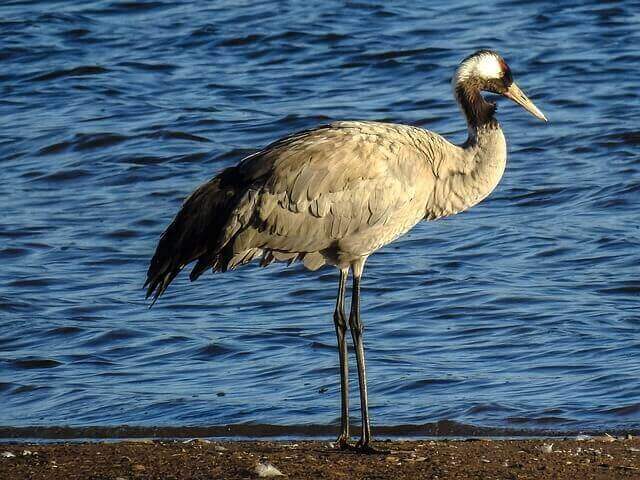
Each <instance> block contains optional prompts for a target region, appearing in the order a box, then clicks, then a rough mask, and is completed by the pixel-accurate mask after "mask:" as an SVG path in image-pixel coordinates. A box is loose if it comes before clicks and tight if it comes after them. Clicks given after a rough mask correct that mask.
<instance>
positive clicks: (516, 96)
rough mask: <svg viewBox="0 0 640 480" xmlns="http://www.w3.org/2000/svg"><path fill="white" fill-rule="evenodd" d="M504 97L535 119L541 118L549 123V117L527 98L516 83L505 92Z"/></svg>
mask: <svg viewBox="0 0 640 480" xmlns="http://www.w3.org/2000/svg"><path fill="white" fill-rule="evenodd" d="M503 95H504V96H505V97H507V98H510V99H511V100H513V101H514V102H516V103H517V104H518V105H520V106H521V107H522V108H524V109H525V110H526V111H527V112H529V113H530V114H531V115H533V116H534V117H536V118H539V119H540V120H543V121H545V122H547V121H548V120H547V117H545V116H544V114H543V113H542V112H541V111H540V110H539V109H538V107H536V106H535V105H534V104H533V102H532V101H531V100H529V98H527V96H526V95H525V94H524V92H523V91H522V90H520V87H518V85H516V83H515V82H513V83H512V84H511V86H510V87H509V89H508V90H507V91H506V92H504V94H503Z"/></svg>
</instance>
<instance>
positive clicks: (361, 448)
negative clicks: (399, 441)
mask: <svg viewBox="0 0 640 480" xmlns="http://www.w3.org/2000/svg"><path fill="white" fill-rule="evenodd" d="M352 448H353V450H354V451H356V452H357V453H362V454H365V455H388V454H389V453H390V452H389V450H382V449H380V448H375V447H372V446H371V444H370V443H369V442H363V441H362V439H360V440H358V443H356V444H355V446H354V447H352Z"/></svg>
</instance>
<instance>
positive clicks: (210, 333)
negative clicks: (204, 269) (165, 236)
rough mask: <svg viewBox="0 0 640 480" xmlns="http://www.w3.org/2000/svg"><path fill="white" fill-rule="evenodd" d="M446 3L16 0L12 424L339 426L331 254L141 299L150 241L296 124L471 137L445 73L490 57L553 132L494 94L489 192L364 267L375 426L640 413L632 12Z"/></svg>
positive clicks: (5, 285)
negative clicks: (497, 145) (357, 122)
mask: <svg viewBox="0 0 640 480" xmlns="http://www.w3.org/2000/svg"><path fill="white" fill-rule="evenodd" d="M441 3H442V5H439V6H437V4H438V2H424V6H419V5H420V2H381V1H379V2H378V1H370V0H362V1H358V2H341V1H323V2H315V1H306V2H302V1H295V2H277V3H276V2H273V3H271V2H205V1H200V2H196V1H184V2H169V1H153V2H152V1H147V2H123V1H108V0H103V1H87V2H63V1H60V2H35V1H11V0H9V1H4V2H3V5H2V6H0V60H1V65H2V69H1V70H0V91H1V96H0V167H1V170H0V171H1V174H0V175H1V179H2V181H1V182H0V198H1V199H2V216H1V217H0V262H1V265H2V268H0V402H1V404H2V408H1V409H0V424H3V425H11V426H23V425H119V424H133V425H201V424H208V425H214V424H225V423H244V422H256V423H273V424H280V425H294V424H307V423H309V424H310V423H315V424H324V425H326V424H331V423H335V422H337V421H338V420H339V419H338V417H339V385H338V369H337V352H336V349H335V337H334V330H333V323H332V317H331V312H332V308H333V302H334V297H335V293H336V290H337V273H336V271H334V270H333V269H331V268H325V269H323V270H320V271H319V272H315V273H310V272H306V271H304V270H303V269H302V267H301V266H291V267H286V266H283V265H275V266H271V267H269V268H268V269H260V268H258V267H257V266H253V265H252V266H249V267H246V268H244V269H241V270H238V271H236V272H234V273H229V274H223V275H216V276H212V275H205V276H203V277H202V278H201V280H200V281H198V282H197V283H196V284H193V285H190V284H189V283H188V279H187V278H186V275H183V276H182V277H180V278H179V279H178V280H177V281H176V282H175V283H174V284H173V285H172V287H171V288H170V289H169V291H168V292H167V294H166V295H165V296H164V297H163V298H162V299H161V300H160V302H159V303H158V304H157V305H156V307H154V308H153V309H152V310H148V309H147V304H146V303H145V302H144V300H143V291H142V290H141V286H142V283H143V281H144V277H145V272H146V268H147V265H148V261H149V258H150V256H151V254H152V253H153V249H154V247H155V243H156V241H157V239H158V236H159V234H160V233H161V231H162V230H163V228H164V227H165V226H166V225H167V223H168V222H169V221H170V220H171V218H172V216H173V215H174V213H175V211H176V210H177V209H178V207H179V206H180V203H181V201H182V199H183V198H184V197H185V196H186V195H187V194H188V193H189V192H190V191H191V190H192V189H193V188H195V187H196V186H197V185H198V184H199V183H201V182H202V181H204V180H206V179H208V178H209V177H211V176H213V175H214V174H215V173H216V172H217V171H219V170H220V169H221V168H223V167H225V166H228V165H231V164H233V163H235V162H237V161H238V160H239V159H240V158H242V157H243V156H244V155H246V154H248V153H250V152H252V151H254V150H255V149H257V148H258V147H261V146H264V145H265V144H267V143H269V142H270V141H271V140H274V139H276V138H278V137H280V136H282V135H284V134H286V133H288V132H291V131H294V130H297V129H301V128H305V127H310V126H313V125H316V124H318V123H323V122H327V121H330V120H333V119H370V120H384V121H392V122H401V123H409V124H413V125H419V126H422V127H424V128H428V129H431V130H434V131H437V132H440V133H442V134H445V135H446V136H448V137H449V138H450V139H452V140H453V141H456V142H462V141H463V140H464V139H465V135H466V129H465V125H464V122H463V119H462V117H461V115H460V113H459V111H458V110H457V107H456V105H455V103H454V101H453V99H452V95H451V93H450V77H451V75H452V73H453V69H454V68H455V66H456V65H457V63H458V62H459V61H460V59H461V58H463V57H464V56H466V55H468V54H469V53H471V52H472V51H474V50H476V49H478V48H480V47H491V48H495V49H497V50H499V51H500V52H501V53H502V54H503V55H504V56H505V57H506V59H507V60H508V61H509V63H510V65H511V68H512V70H513V71H514V75H515V78H516V80H518V81H519V83H520V85H521V86H522V87H523V88H524V89H525V90H526V91H527V92H528V93H529V94H530V96H531V97H532V98H533V99H534V100H535V102H536V104H537V105H538V106H539V107H540V108H541V109H542V110H543V111H544V112H545V114H547V116H548V117H549V119H550V123H549V124H548V125H544V124H542V123H541V122H538V121H536V120H535V119H534V118H533V117H531V116H530V115H528V114H527V113H526V112H524V111H523V110H521V109H520V108H518V107H516V106H514V105H511V104H508V103H507V102H506V101H501V102H500V111H499V117H500V120H501V122H502V124H503V128H504V130H505V133H506V136H507V139H508V142H509V151H510V154H509V155H510V156H509V164H508V167H507V171H506V173H505V176H504V179H503V181H502V183H501V184H500V186H499V187H498V188H497V190H496V191H495V192H494V193H493V194H492V196H491V197H490V198H489V199H487V200H486V201H485V202H483V203H482V204H481V205H479V206H478V207H476V208H474V209H472V210H471V211H469V212H466V213H464V214H461V215H458V216H456V217H453V218H449V219H445V220H442V221H438V222H434V223H423V224H421V225H419V226H417V227H416V228H415V229H414V230H413V231H412V232H411V233H410V234H409V235H407V236H405V237H403V238H402V239H400V240H399V241H397V242H395V243H393V244H392V245H389V246H387V247H386V248H384V249H382V250H381V251H380V252H378V253H377V254H376V255H374V256H373V257H371V259H370V260H369V263H368V267H367V272H366V275H365V279H364V294H363V295H364V298H363V302H364V305H363V313H362V315H363V320H364V322H365V325H366V332H365V342H366V346H367V360H368V366H369V381H370V399H371V403H372V415H373V421H374V424H378V425H397V424H404V423H424V422H432V421H437V420H442V419H449V420H453V421H456V422H460V423H465V424H474V425H482V426H501V427H514V428H533V429H536V428H540V429H542V428H554V429H561V430H562V429H567V430H569V429H576V428H610V427H612V426H617V427H623V428H638V427H640V313H639V309H638V300H639V299H640V276H639V273H640V272H639V265H640V228H639V227H640V222H639V220H640V213H639V212H640V209H639V207H638V198H639V195H640V175H639V174H640V123H639V120H638V119H639V118H640V98H639V97H640V93H639V92H640V85H639V83H638V78H640V67H639V65H640V50H639V49H638V45H640V10H639V9H638V4H637V3H635V2H631V1H628V2H625V1H609V2H573V1H567V2H557V1H553V2H552V1H548V2H544V1H540V2H523V1H520V0H508V1H489V2H471V1H468V2H467V1H452V2H441ZM634 3H635V5H634ZM416 5H418V6H416ZM427 5H432V6H427ZM352 365H353V362H352ZM354 373H355V372H354ZM352 378H354V377H353V376H352ZM352 387H353V390H352V393H353V394H354V397H353V399H354V401H353V403H354V404H357V401H355V399H356V398H357V397H355V394H356V391H355V387H356V384H355V383H352ZM354 413H356V412H354Z"/></svg>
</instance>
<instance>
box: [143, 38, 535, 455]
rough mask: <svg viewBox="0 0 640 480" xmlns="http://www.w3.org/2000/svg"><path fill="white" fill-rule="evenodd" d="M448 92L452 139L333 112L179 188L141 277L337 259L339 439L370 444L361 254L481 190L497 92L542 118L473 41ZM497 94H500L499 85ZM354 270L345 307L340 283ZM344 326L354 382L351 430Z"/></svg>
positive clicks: (501, 145)
mask: <svg viewBox="0 0 640 480" xmlns="http://www.w3.org/2000/svg"><path fill="white" fill-rule="evenodd" d="M452 87H453V94H454V97H455V100H456V101H457V103H458V105H459V107H460V109H461V110H462V113H463V114H464V117H465V119H466V123H467V129H468V138H467V140H466V141H465V142H464V143H462V144H460V145H455V144H453V143H451V142H449V141H448V140H446V139H445V138H444V137H442V136H441V135H439V134H437V133H434V132H431V131H428V130H425V129H422V128H418V127H415V126H410V125H402V124H393V123H382V122H374V121H336V122H333V123H330V124H326V125H320V126H318V127H315V128H311V129H308V130H303V131H300V132H297V133H293V134H291V135H289V136H286V137H284V138H281V139H279V140H276V141H274V142H273V143H271V144H269V145H268V146H266V147H264V148H262V149H261V150H258V151H257V152H255V153H253V154H251V155H249V156H247V157H246V158H244V159H242V160H241V161H240V162H239V163H238V164H237V165H235V166H231V167H228V168H225V169H224V170H222V171H221V172H220V173H218V174H217V175H216V176H214V177H213V178H211V179H210V180H209V181H207V182H205V183H203V184H202V185H201V186H199V187H198V188H197V189H196V190H195V191H194V192H193V193H191V195H189V196H188V197H187V198H186V200H185V201H184V203H183V204H182V207H181V209H180V210H179V211H178V213H177V215H176V216H175V217H174V219H173V221H172V222H171V223H170V224H169V226H168V227H167V228H166V230H164V232H163V233H162V235H161V236H160V239H159V242H158V245H157V247H156V250H155V253H154V255H153V258H152V259H151V262H150V265H149V269H148V272H147V278H146V282H145V287H146V289H147V290H146V298H147V299H148V298H149V297H152V303H151V305H153V303H155V301H156V300H157V299H158V298H159V297H160V296H161V295H162V294H163V293H164V292H165V290H166V289H167V287H168V286H169V284H170V283H171V282H172V281H173V279H174V278H175V277H176V275H178V273H179V272H180V271H181V270H182V269H183V268H184V267H185V266H187V265H189V264H191V263H194V262H195V265H194V267H193V269H192V270H191V273H190V279H191V281H194V280H196V279H197V278H198V277H200V275H201V274H202V273H203V272H205V271H207V270H212V271H213V272H226V271H229V270H233V269H235V268H237V267H239V266H241V265H245V264H247V263H249V262H251V261H252V260H258V259H259V261H260V265H262V266H267V265H269V264H270V263H272V262H275V261H278V262H288V263H289V264H291V263H293V262H302V263H303V265H304V266H305V267H306V268H307V269H309V270H316V269H318V268H320V267H322V266H323V265H332V266H335V267H337V269H338V271H339V281H338V293H337V298H336V303H335V308H334V312H333V323H334V327H335V332H336V337H337V344H338V357H339V362H340V390H341V421H340V434H339V436H338V439H337V442H336V444H337V447H338V448H340V449H343V450H353V451H356V452H360V453H376V452H380V450H378V449H377V448H376V447H375V446H374V445H373V442H372V436H371V426H370V419H369V410H368V395H367V380H366V368H365V356H364V342H363V331H364V327H363V322H362V320H361V318H360V293H361V292H360V283H361V279H362V276H363V270H364V266H365V262H366V261H367V258H368V257H369V256H370V255H371V254H372V253H374V252H375V251H376V250H378V249H380V248H381V247H383V246H384V245H386V244H388V243H390V242H392V241H394V240H396V239H397V238H398V237H400V236H402V235H404V234H405V233H407V232H408V231H409V230H411V229H412V228H413V227H414V226H415V225H416V224H418V223H420V222H421V221H423V220H427V221H432V220H437V219H440V218H443V217H447V216H450V215H454V214H457V213H460V212H462V211H464V210H467V209H468V208H470V207H472V206H474V205H476V204H477V203H479V202H480V201H482V200H483V199H484V198H485V197H487V196H488V195H489V194H490V193H491V192H492V191H493V190H494V188H495V187H496V186H497V184H498V182H499V181H500V179H501V178H502V175H503V173H504V171H505V167H506V159H507V146H506V141H505V137H504V134H503V132H502V129H501V128H500V124H499V123H498V120H497V119H496V108H497V107H496V103H494V102H492V101H489V100H487V99H485V97H484V96H483V95H482V92H488V93H493V94H497V95H499V96H503V97H506V98H508V99H510V100H512V101H513V102H515V103H517V104H519V105H520V106H521V107H523V108H524V109H525V110H527V111H528V112H529V113H531V114H532V115H534V116H535V117H537V118H538V119H540V120H543V121H544V122H547V119H546V117H545V116H544V114H543V113H542V112H541V111H540V110H539V109H538V108H537V107H536V106H535V105H534V104H533V102H532V101H531V100H530V99H529V98H528V97H527V96H526V95H525V94H524V93H523V91H522V90H521V89H520V88H519V87H518V85H516V83H515V82H514V80H513V75H512V73H511V69H510V68H509V66H508V65H507V63H506V61H505V60H504V58H503V57H502V56H500V54H498V53H497V52H496V51H493V50H478V51H476V52H475V53H473V54H471V55H469V56H468V57H466V58H464V59H463V60H462V61H461V63H460V64H459V65H458V67H457V69H456V70H455V74H454V76H453V80H452ZM498 98H499V97H498ZM350 273H351V275H352V289H351V304H350V311H349V316H348V317H347V315H346V313H345V291H346V286H347V282H348V278H349V274H350ZM347 326H348V328H349V330H350V333H351V338H352V342H353V345H354V350H355V357H356V365H357V372H358V385H359V393H360V407H361V408H360V413H361V432H360V438H359V440H358V441H357V442H356V443H355V444H352V443H351V438H350V433H349V428H350V427H349V391H348V390H349V379H348V375H349V368H348V350H347V339H346V336H347Z"/></svg>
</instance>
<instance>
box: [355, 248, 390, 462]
mask: <svg viewBox="0 0 640 480" xmlns="http://www.w3.org/2000/svg"><path fill="white" fill-rule="evenodd" d="M365 260H366V259H362V260H360V261H358V262H356V263H354V264H353V266H352V268H353V292H352V297H351V314H350V315H349V328H351V337H352V338H353V344H354V346H355V349H356V363H357V365H358V384H359V386H360V411H361V414H362V435H361V437H360V440H358V443H357V444H356V450H358V451H359V452H362V453H384V452H382V451H379V450H376V449H375V448H373V447H372V446H371V425H370V424H369V406H368V398H367V373H366V369H365V363H364V344H363V341H362V333H363V331H364V325H363V324H362V321H361V320H360V277H361V276H362V270H363V268H364V262H365Z"/></svg>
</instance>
